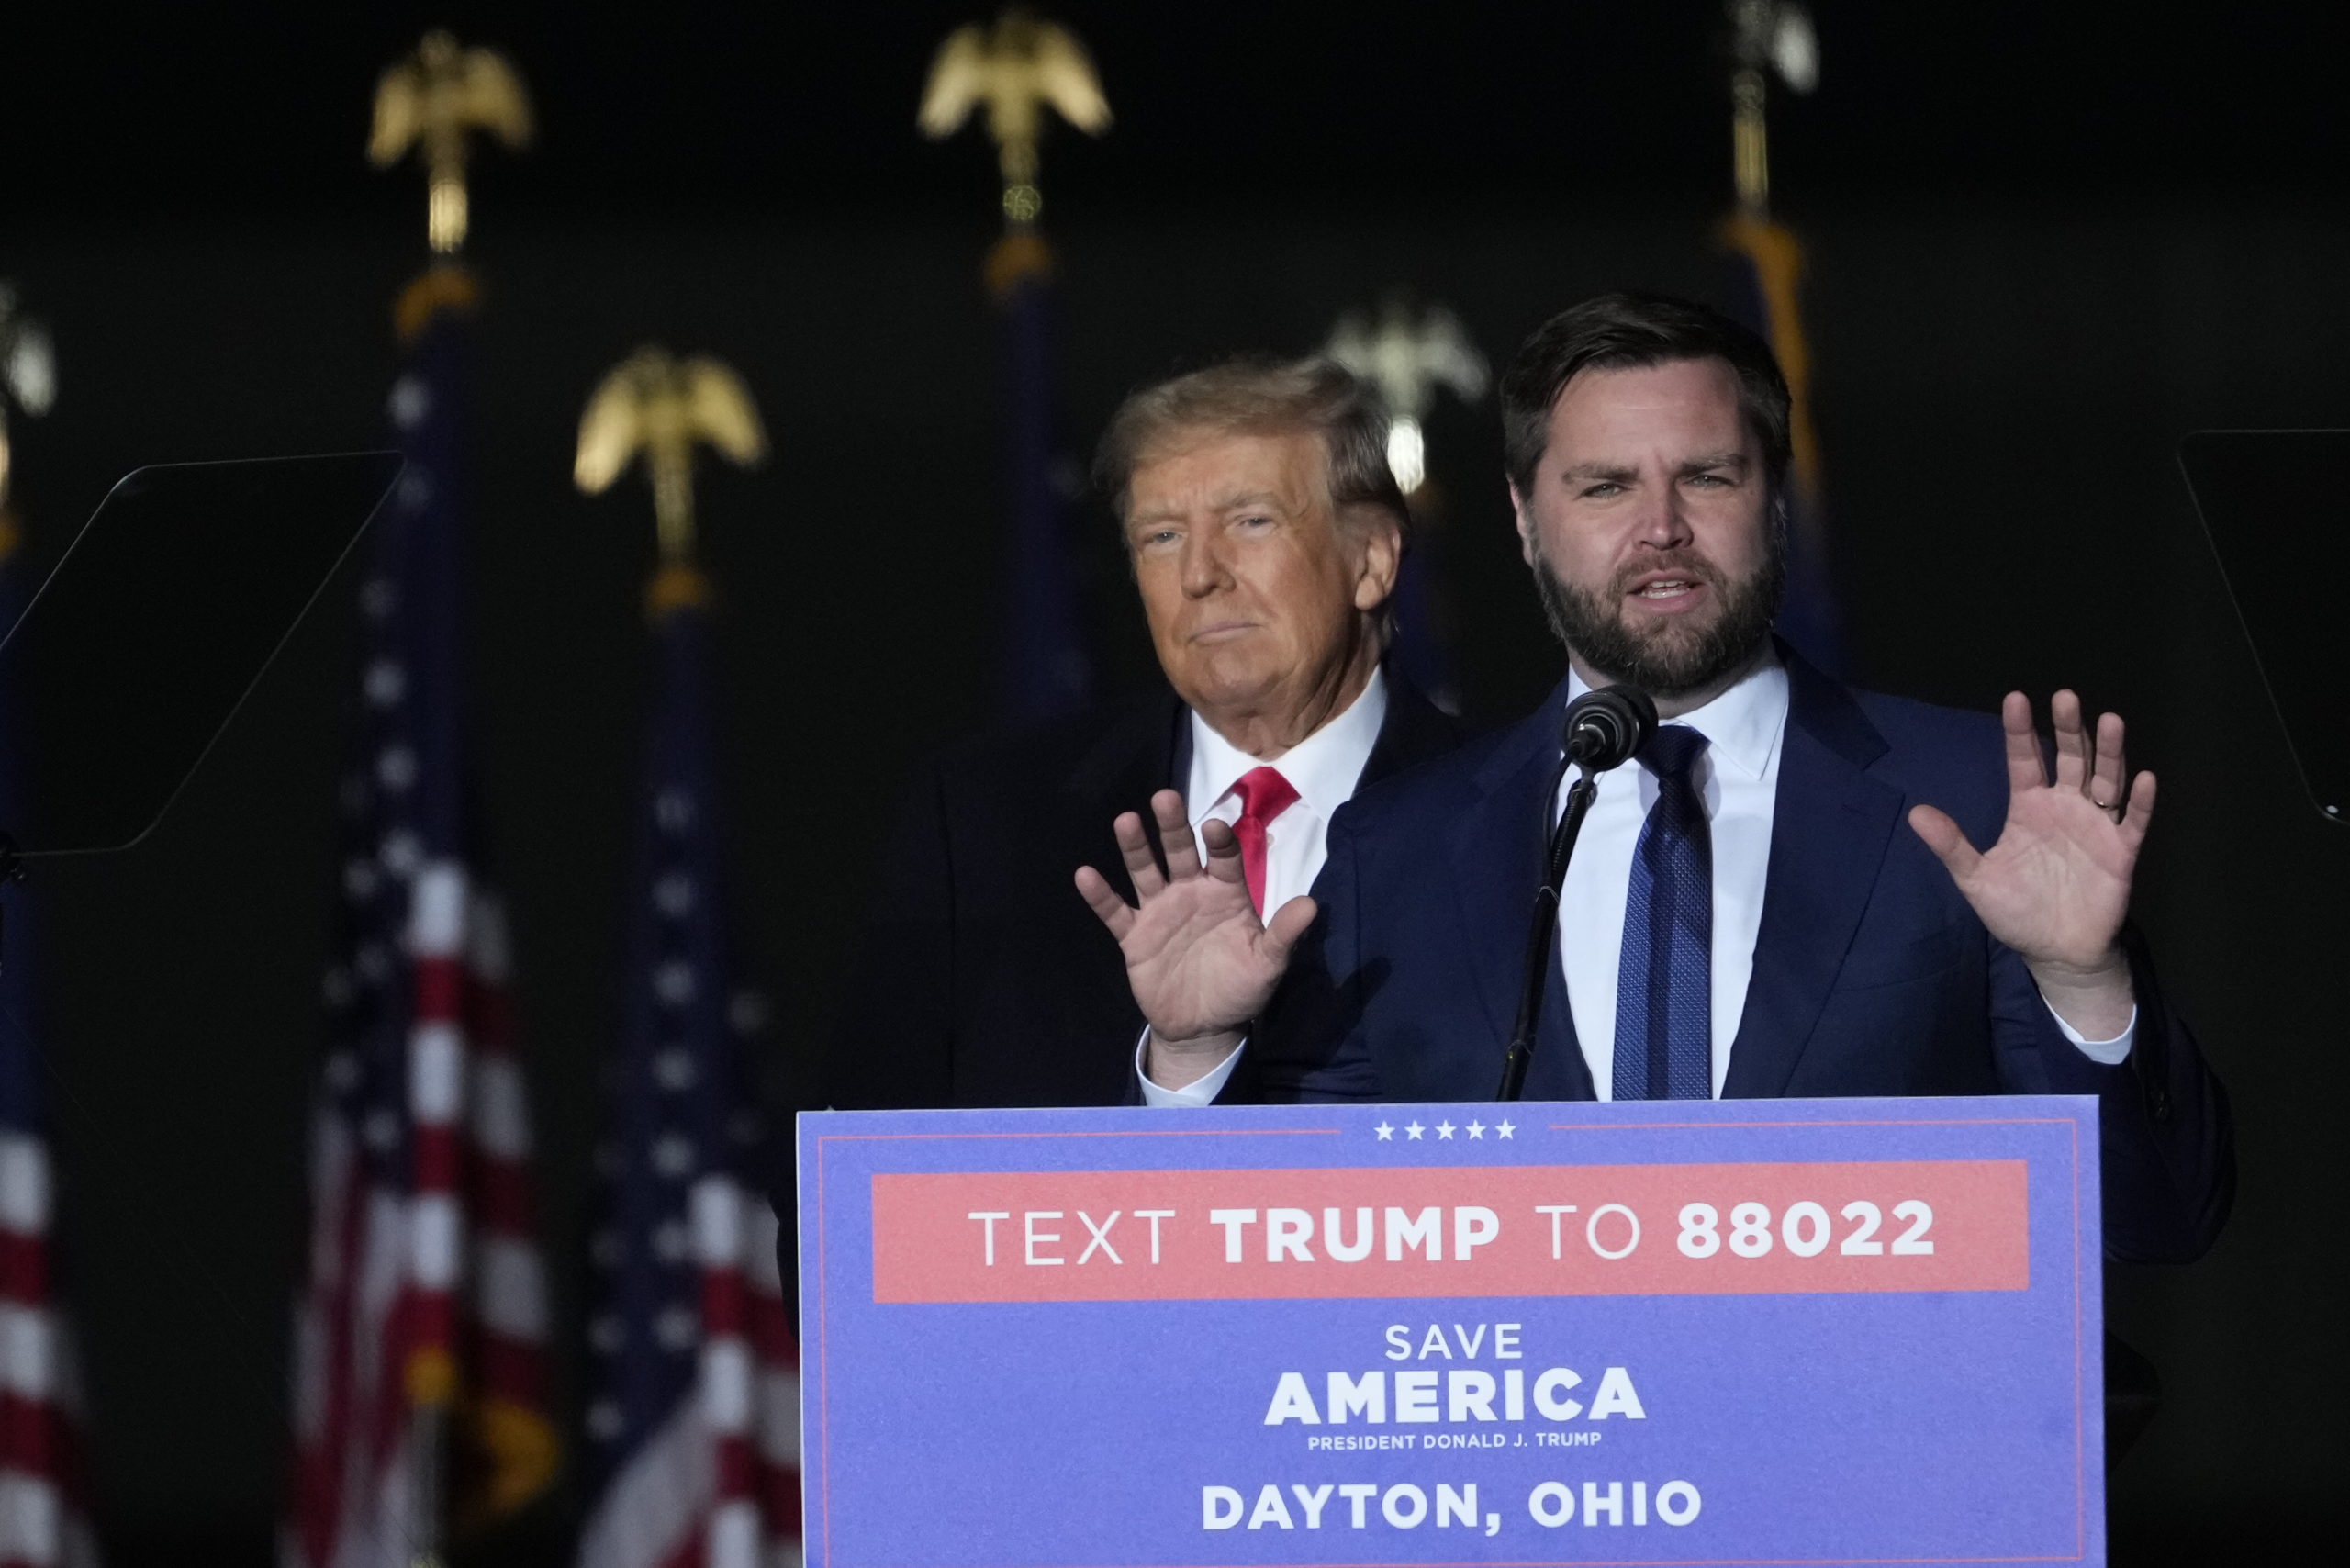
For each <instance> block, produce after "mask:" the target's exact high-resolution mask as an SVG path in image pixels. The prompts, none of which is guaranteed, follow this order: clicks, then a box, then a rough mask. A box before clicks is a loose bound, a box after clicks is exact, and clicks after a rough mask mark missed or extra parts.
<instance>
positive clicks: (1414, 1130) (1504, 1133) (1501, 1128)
mask: <svg viewBox="0 0 2350 1568" xmlns="http://www.w3.org/2000/svg"><path fill="white" fill-rule="evenodd" d="M1371 1130H1372V1131H1374V1132H1376V1133H1377V1134H1378V1135H1379V1141H1380V1142H1382V1143H1393V1142H1394V1141H1395V1128H1394V1125H1393V1123H1389V1122H1382V1123H1380V1124H1379V1126H1376V1127H1374V1128H1372V1129H1371ZM1455 1130H1456V1129H1455V1128H1454V1126H1453V1125H1452V1124H1451V1123H1450V1122H1438V1124H1437V1125H1436V1136H1437V1137H1438V1138H1449V1137H1451V1136H1452V1135H1453V1133H1454V1131H1455ZM1458 1130H1460V1131H1465V1132H1466V1133H1468V1135H1469V1136H1470V1137H1474V1138H1482V1137H1484V1136H1485V1124H1484V1123H1483V1122H1472V1123H1470V1124H1469V1125H1468V1126H1467V1127H1465V1128H1461V1129H1458ZM1426 1132H1427V1128H1426V1127H1424V1126H1421V1125H1420V1124H1419V1123H1417V1122H1406V1123H1405V1124H1404V1137H1406V1138H1407V1139H1414V1140H1416V1139H1417V1138H1419V1137H1420V1136H1421V1135H1422V1134H1424V1133H1426ZM1493 1132H1494V1137H1514V1136H1516V1132H1517V1126H1516V1124H1515V1123H1512V1122H1496V1123H1495V1124H1494V1128H1493Z"/></svg>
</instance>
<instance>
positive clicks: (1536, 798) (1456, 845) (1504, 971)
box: [1446, 685, 1572, 1079]
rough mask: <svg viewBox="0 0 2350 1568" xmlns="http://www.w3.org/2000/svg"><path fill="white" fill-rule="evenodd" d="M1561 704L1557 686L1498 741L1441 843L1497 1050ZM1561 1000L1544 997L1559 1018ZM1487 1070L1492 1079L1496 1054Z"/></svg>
mask: <svg viewBox="0 0 2350 1568" xmlns="http://www.w3.org/2000/svg"><path fill="white" fill-rule="evenodd" d="M1565 700H1566V697H1565V688H1564V686H1563V685H1562V686H1561V688H1560V689H1559V690H1558V691H1556V692H1554V693H1552V700H1550V701H1546V702H1544V703H1543V704H1542V706H1541V707H1539V708H1538V709H1536V710H1535V711H1534V713H1533V714H1532V715H1531V716H1530V717H1528V718H1527V719H1526V720H1524V721H1522V722H1520V723H1519V724H1518V725H1517V726H1516V728H1515V729H1513V730H1511V731H1510V732H1509V733H1508V734H1506V735H1505V736H1504V737H1503V738H1502V741H1501V744H1500V745H1497V746H1496V747H1495V748H1494V755H1493V756H1491V757H1490V758H1488V759H1487V761H1486V763H1485V766H1484V767H1483V768H1481V769H1480V770H1479V771H1478V774H1477V787H1478V789H1479V790H1480V791H1481V793H1480V795H1479V797H1478V799H1477V801H1475V803H1474V804H1472V806H1470V808H1469V809H1468V810H1467V811H1465V812H1462V813H1461V814H1460V820H1459V821H1457V822H1456V823H1453V825H1452V827H1451V829H1450V830H1449V834H1448V835H1447V838H1448V849H1449V854H1448V856H1447V857H1446V864H1447V866H1448V868H1449V869H1450V871H1451V874H1452V896H1453V902H1454V907H1455V909H1456V911H1457V912H1458V913H1459V915H1460V929H1461V930H1463V931H1464V932H1468V933H1471V934H1472V935H1471V936H1470V938H1469V940H1468V944H1467V945H1468V948H1469V957H1470V962H1471V964H1472V966H1473V968H1474V970H1475V976H1476V981H1477V997H1478V1000H1479V1001H1480V1002H1482V1003H1483V1006H1484V1010H1485V1014H1486V1017H1487V1019H1488V1020H1489V1021H1490V1023H1491V1024H1492V1026H1493V1033H1494V1040H1495V1041H1496V1042H1497V1044H1500V1045H1506V1044H1507V1043H1508V1040H1509V1030H1510V1025H1512V1024H1514V1023H1516V1021H1517V993H1518V987H1519V985H1520V984H1521V983H1522V981H1523V979H1524V975H1523V971H1522V968H1521V966H1522V965H1523V963H1524V961H1525V949H1526V931H1527V919H1528V917H1529V915H1530V914H1531V913H1532V911H1533V908H1534V894H1535V891H1536V890H1537V889H1538V888H1539V885H1540V882H1541V875H1542V835H1543V833H1544V831H1545V830H1546V829H1547V827H1548V826H1549V823H1550V803H1549V802H1548V801H1545V800H1544V799H1543V790H1544V789H1545V787H1546V786H1547V785H1548V784H1549V783H1550V775H1551V773H1552V771H1553V770H1554V769H1555V768H1556V767H1558V762H1559V719H1558V715H1559V712H1560V709H1561V705H1562V704H1563V703H1564V702H1565ZM1565 994H1566V988H1565V987H1564V986H1563V985H1560V986H1556V987H1554V988H1553V989H1552V991H1550V992H1549V993H1548V995H1549V999H1550V1001H1556V1002H1558V1003H1559V1005H1560V1007H1561V1010H1563V1009H1564V1006H1565V1000H1564V999H1565ZM1549 1004H1550V1002H1549V1001H1546V1002H1545V1008H1546V1011H1547V1009H1548V1007H1549ZM1464 1022H1465V1021H1464ZM1570 1027H1571V1028H1572V1025H1570ZM1500 1063H1501V1057H1500V1054H1499V1052H1498V1051H1496V1053H1495V1055H1494V1074H1495V1076H1496V1079H1498V1077H1499V1074H1500V1071H1501V1066H1500Z"/></svg>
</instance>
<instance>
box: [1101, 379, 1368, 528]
mask: <svg viewBox="0 0 2350 1568" xmlns="http://www.w3.org/2000/svg"><path fill="white" fill-rule="evenodd" d="M1387 427H1388V417H1387V408H1386V405H1385V404H1384V403H1382V401H1381V400H1380V398H1379V394H1378V393H1377V392H1376V391H1374V390H1373V389H1372V388H1371V385H1370V384H1369V383H1368V382H1366V381H1364V380H1363V379H1362V378H1361V377H1360V376H1358V375H1355V374H1354V373H1353V372H1351V371H1349V370H1348V369H1347V368H1346V367H1345V366H1344V365H1341V364H1338V363H1337V361H1335V360H1327V359H1322V358H1319V357H1315V358H1308V359H1288V360H1276V359H1263V358H1253V357H1251V358H1240V359H1228V360H1225V361H1223V362H1222V363H1220V364H1212V365H1209V366H1207V367H1206V368H1205V369H1203V370H1194V371H1192V372H1191V373H1190V374H1189V375H1178V376H1176V377H1175V378H1174V379H1172V380H1170V381H1161V382H1158V384H1157V385H1155V386H1146V387H1144V388H1142V389H1141V390H1140V391H1138V392H1136V393H1134V394H1133V395H1132V396H1130V397H1128V398H1126V400H1125V402H1123V403H1121V404H1119V405H1118V411H1117V412H1116V413H1114V414H1113V415H1111V416H1110V428H1109V429H1108V430H1107V431H1103V432H1102V446H1101V450H1100V451H1099V452H1098V453H1097V454H1095V456H1094V459H1093V481H1094V483H1095V485H1097V486H1098V487H1100V488H1101V490H1102V494H1103V495H1104V496H1106V497H1107V498H1109V502H1110V510H1112V511H1113V512H1114V513H1116V514H1117V518H1118V521H1119V522H1120V523H1121V524H1123V523H1124V522H1125V521H1126V508H1127V505H1128V502H1129V497H1128V494H1127V490H1128V487H1129V486H1130V485H1131V483H1132V482H1133V479H1134V475H1135V470H1136V468H1138V467H1140V466H1141V465H1142V464H1143V463H1144V461H1145V460H1146V459H1147V457H1148V456H1149V455H1150V454H1151V453H1152V452H1154V451H1155V450H1158V449H1159V448H1161V447H1163V446H1165V445H1167V444H1168V443H1169V440H1170V439H1171V438H1173V437H1175V436H1177V435H1179V434H1197V433H1202V432H1205V433H1210V434H1218V435H1225V434H1249V435H1274V434H1282V433H1287V432H1289V431H1311V432H1312V433H1314V434H1315V435H1318V436H1320V437H1321V438H1322V446H1323V450H1324V452H1325V453H1326V454H1327V455H1328V458H1329V484H1330V500H1331V503H1332V504H1333V505H1334V506H1336V507H1337V510H1338V514H1339V516H1340V517H1341V518H1342V519H1343V518H1344V517H1346V515H1347V514H1348V512H1349V511H1350V510H1353V509H1354V508H1357V507H1372V508H1376V509H1377V510H1381V511H1383V512H1385V513H1387V514H1388V515H1389V516H1391V517H1392V518H1393V519H1394V521H1395V526H1396V527H1398V528H1400V529H1403V530H1404V531H1406V532H1409V530H1410V528H1411V522H1412V514H1411V510H1410V509H1409V508H1408V507H1406V506H1405V505H1404V492H1403V490H1402V488H1401V487H1398V486H1397V485H1396V483H1395V475H1394V472H1393V470H1392V469H1390V468H1389V467H1388V466H1387Z"/></svg>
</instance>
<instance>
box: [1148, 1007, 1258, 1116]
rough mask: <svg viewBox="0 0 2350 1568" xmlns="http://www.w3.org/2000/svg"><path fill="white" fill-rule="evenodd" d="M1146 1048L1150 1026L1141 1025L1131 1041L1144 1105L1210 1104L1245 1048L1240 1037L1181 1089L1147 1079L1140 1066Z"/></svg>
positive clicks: (1237, 1063) (1221, 1090) (1246, 1042)
mask: <svg viewBox="0 0 2350 1568" xmlns="http://www.w3.org/2000/svg"><path fill="white" fill-rule="evenodd" d="M1149 1048H1150V1028H1149V1025H1144V1027H1143V1032H1142V1037H1141V1038H1140V1039H1138V1040H1136V1042H1135V1078H1136V1081H1138V1082H1140V1083H1141V1084H1142V1103H1144V1104H1146V1105H1213V1104H1214V1103H1215V1097H1216V1096H1217V1095H1219V1094H1221V1093H1223V1092H1224V1086H1225V1083H1226V1082H1227V1081H1230V1079H1231V1077H1232V1070H1233V1069H1234V1068H1235V1067H1237V1066H1238V1065H1239V1063H1240V1053H1241V1052H1242V1051H1244V1050H1247V1049H1248V1041H1246V1040H1243V1041H1241V1042H1240V1043H1239V1044H1238V1045H1237V1046H1235V1047H1232V1054H1231V1055H1230V1056H1228V1057H1225V1058H1224V1059H1223V1060H1222V1061H1220V1062H1218V1063H1216V1064H1215V1066H1214V1067H1212V1068H1210V1069H1209V1070H1208V1071H1207V1073H1206V1075H1205V1076H1203V1077H1200V1078H1195V1079H1193V1080H1192V1081H1191V1082H1189V1083H1186V1084H1185V1085H1183V1087H1182V1088H1181V1089H1164V1088H1161V1087H1160V1086H1159V1085H1158V1084H1156V1083H1153V1082H1152V1081H1150V1074H1148V1073H1147V1072H1145V1071H1144V1070H1143V1053H1144V1052H1145V1051H1147V1050H1148V1049H1149Z"/></svg>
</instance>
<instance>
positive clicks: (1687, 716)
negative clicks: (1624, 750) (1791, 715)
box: [1567, 639, 1787, 779]
mask: <svg viewBox="0 0 2350 1568" xmlns="http://www.w3.org/2000/svg"><path fill="white" fill-rule="evenodd" d="M1590 689H1591V688H1590V687H1588V686H1586V685H1585V684H1584V683H1583V677H1582V676H1580V675H1577V674H1575V673H1573V672H1572V670H1570V671H1569V672H1568V676H1567V700H1568V701H1570V702H1572V701H1573V700H1575V699H1576V698H1578V697H1581V696H1582V695H1583V693H1584V692H1586V691H1588V690H1590ZM1665 722H1667V723H1673V724H1686V725H1688V726H1689V727H1690V728H1691V729H1693V730H1695V731H1696V732H1697V733H1698V734H1701V735H1703V736H1705V737H1706V751H1707V756H1711V757H1712V758H1714V759H1715V762H1716V765H1717V766H1723V767H1733V768H1735V769H1737V770H1738V771H1739V772H1740V773H1741V774H1743V775H1745V776H1746V777H1747V778H1754V779H1761V778H1767V777H1768V776H1769V773H1770V768H1771V764H1772V762H1773V760H1774V757H1775V756H1777V754H1778V750H1779V740H1780V737H1781V736H1782V735H1784V734H1786V729H1787V671H1786V666H1784V665H1782V664H1780V663H1779V652H1778V649H1777V648H1775V647H1774V646H1773V645H1772V644H1771V643H1770V642H1769V640H1768V639H1765V640H1764V642H1763V644H1762V652H1761V653H1759V654H1757V655H1755V658H1754V663H1753V664H1752V665H1751V666H1748V667H1747V671H1746V673H1745V674H1744V675H1742V676H1740V677H1739V678H1738V679H1737V680H1736V681H1734V682H1732V683H1731V685H1730V687H1729V689H1728V690H1727V691H1724V692H1723V693H1722V694H1721V695H1720V696H1718V697H1717V698H1715V699H1714V700H1712V701H1710V702H1708V703H1707V704H1706V705H1705V706H1704V707H1702V708H1693V709H1691V710H1690V711H1688V712H1686V713H1684V714H1682V715H1681V717H1679V718H1677V719H1668V720H1667V721H1665Z"/></svg>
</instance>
